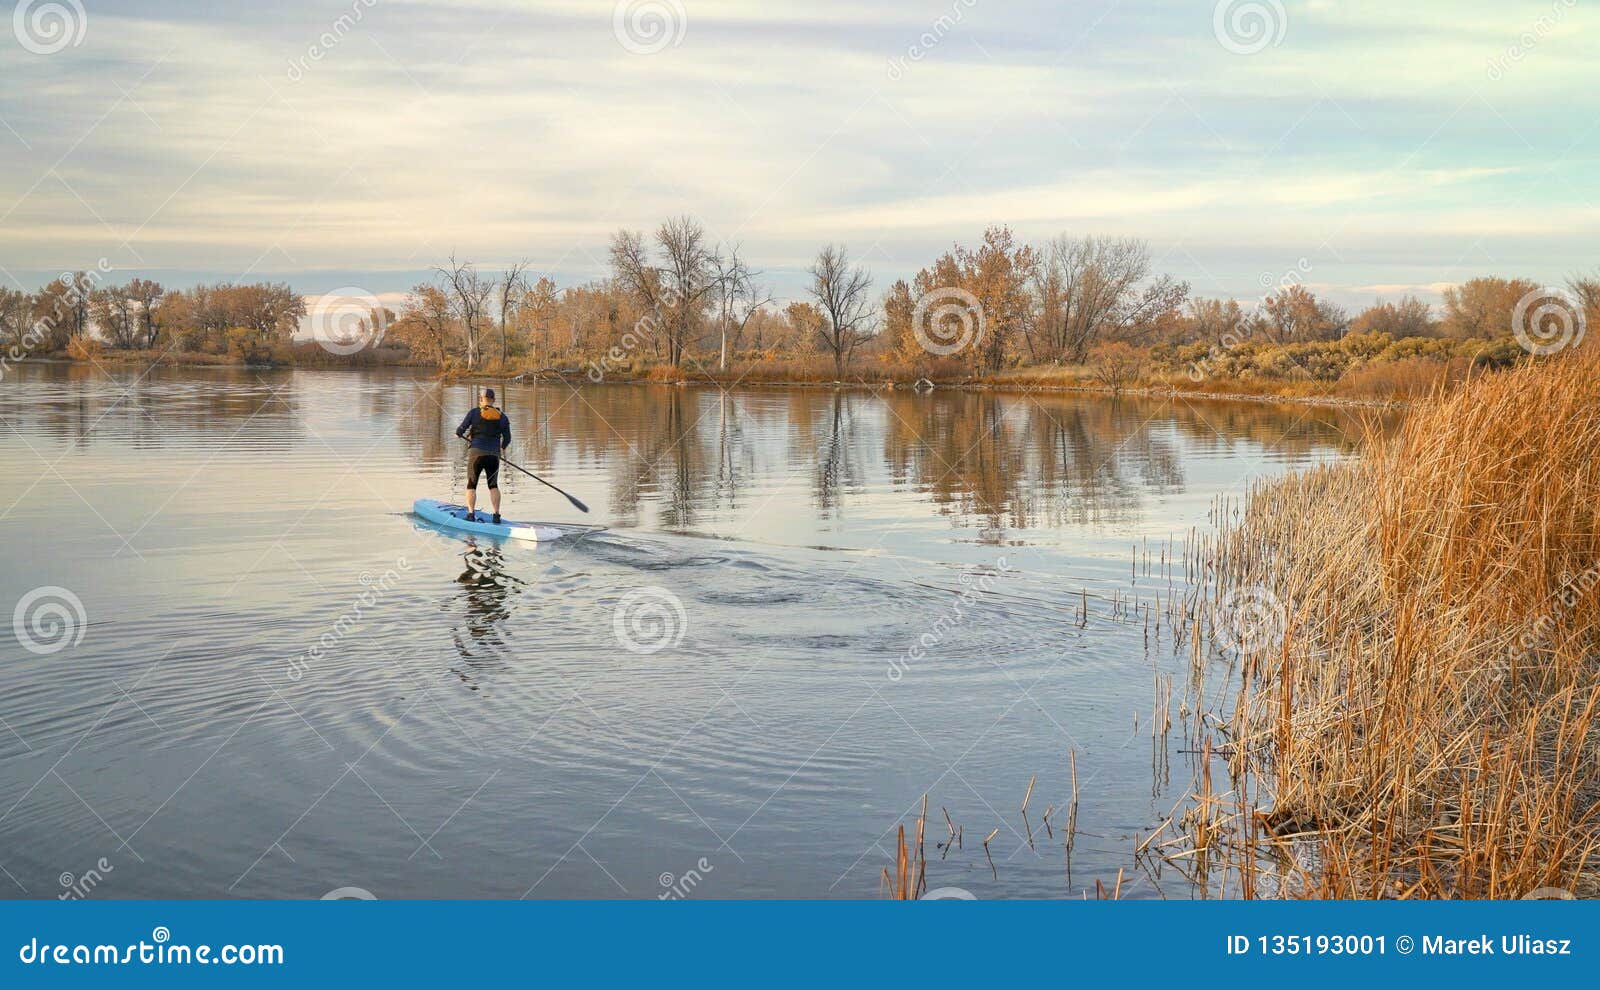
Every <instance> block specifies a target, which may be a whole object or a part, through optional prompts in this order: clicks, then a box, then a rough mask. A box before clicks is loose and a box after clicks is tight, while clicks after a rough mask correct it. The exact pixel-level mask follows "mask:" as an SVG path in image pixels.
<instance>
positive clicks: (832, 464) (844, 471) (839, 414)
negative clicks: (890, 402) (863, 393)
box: [812, 391, 861, 515]
mask: <svg viewBox="0 0 1600 990" xmlns="http://www.w3.org/2000/svg"><path fill="white" fill-rule="evenodd" d="M854 409H855V403H854V402H852V403H851V405H850V409H849V410H848V411H847V410H846V408H845V396H844V393H843V392H838V391H836V392H834V393H833V401H832V402H831V403H829V407H828V409H827V410H826V411H825V412H824V414H823V417H825V421H824V423H823V424H822V429H821V430H817V429H816V428H815V427H813V431H812V436H813V438H814V441H815V442H814V444H813V450H814V451H815V455H814V456H815V459H816V469H815V471H814V486H813V492H814V495H815V498H816V502H817V508H819V509H822V510H823V511H824V512H825V513H826V514H828V515H835V514H837V510H838V508H839V492H840V488H841V486H843V485H849V484H856V483H857V482H859V480H860V477H861V473H860V469H859V467H858V465H857V463H856V460H855V458H854V456H852V451H851V440H853V439H854V433H853V430H852V427H853V426H854V420H855V416H854ZM823 417H818V418H823Z"/></svg>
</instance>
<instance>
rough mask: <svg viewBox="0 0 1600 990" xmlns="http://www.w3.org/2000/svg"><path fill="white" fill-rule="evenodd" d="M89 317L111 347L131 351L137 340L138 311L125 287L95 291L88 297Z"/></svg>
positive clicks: (114, 286) (118, 286) (131, 295)
mask: <svg viewBox="0 0 1600 990" xmlns="http://www.w3.org/2000/svg"><path fill="white" fill-rule="evenodd" d="M89 299H90V301H89V315H90V318H91V319H93V321H94V325H95V326H96V327H98V328H99V329H100V332H101V334H103V335H104V336H105V338H106V339H107V340H108V341H110V342H111V346H113V347H120V348H124V349H131V348H133V347H134V345H135V344H137V343H138V339H139V311H138V307H137V306H136V304H135V303H134V299H133V294H132V293H131V292H129V291H128V287H127V286H125V285H109V286H106V287H105V288H104V289H96V290H95V291H94V292H93V294H91V296H90V297H89Z"/></svg>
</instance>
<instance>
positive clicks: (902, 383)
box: [18, 350, 1412, 409]
mask: <svg viewBox="0 0 1600 990" xmlns="http://www.w3.org/2000/svg"><path fill="white" fill-rule="evenodd" d="M18 363H19V364H64V365H81V366H85V367H94V366H96V365H98V366H103V367H118V368H125V367H140V368H148V367H151V366H153V365H154V366H160V367H165V368H236V369H246V370H253V371H292V370H295V369H297V368H298V369H306V370H317V371H352V372H354V371H371V370H375V369H396V370H404V371H412V372H415V373H418V374H427V375H430V376H431V377H435V378H438V379H440V380H442V381H446V382H452V383H468V382H471V383H481V384H495V385H499V384H502V383H506V382H512V383H529V382H536V381H537V382H545V383H558V382H564V383H566V384H570V385H584V384H589V383H590V379H589V378H588V377H587V376H585V375H584V374H583V373H582V371H581V370H574V369H566V373H549V372H548V371H546V372H545V373H540V372H527V371H520V372H519V371H503V370H499V369H492V368H491V369H483V370H477V371H467V370H465V369H448V370H444V371H441V370H438V369H437V368H435V367H434V366H433V365H431V364H427V363H424V362H397V361H387V362H373V363H368V364H358V363H353V362H348V361H325V362H304V361H296V362H271V363H263V362H248V361H243V360H240V359H238V358H235V357H231V356H227V355H214V354H205V353H191V352H172V353H170V354H166V355H162V356H159V357H158V358H157V359H156V360H155V361H153V362H152V361H151V359H150V356H149V352H147V351H114V350H108V351H103V352H100V353H99V354H97V355H96V356H95V357H94V359H93V360H85V359H79V358H74V357H71V356H69V355H67V354H65V353H60V354H50V355H43V356H29V357H26V358H23V359H22V360H21V361H19V362H18ZM1024 370H1025V371H1028V372H1031V373H1030V374H1017V373H1002V374H999V375H987V376H982V377H974V376H948V375H941V376H939V377H938V378H925V376H922V375H906V374H901V375H897V376H894V377H867V376H861V377H856V378H851V379H844V380H831V379H830V380H818V379H815V378H799V377H796V378H785V377H765V376H752V375H749V374H743V373H741V372H739V371H737V370H732V369H730V370H729V371H728V372H725V373H712V372H708V371H702V370H688V371H685V370H683V369H663V368H655V369H651V371H650V373H648V374H644V375H632V374H630V375H607V376H604V377H603V379H602V381H603V383H604V384H610V385H681V386H692V387H716V388H730V387H734V386H737V387H739V388H818V389H821V388H838V389H866V390H874V391H875V390H881V389H895V390H901V389H904V390H909V391H915V390H917V389H918V386H919V383H921V382H924V381H925V382H926V383H927V384H926V385H924V386H923V387H924V388H925V389H927V390H933V391H936V390H961V391H992V392H1002V393H1012V394H1017V393H1023V394H1025V393H1031V392H1045V393H1074V392H1075V393H1082V394H1088V395H1107V396H1120V395H1126V396H1132V397H1135V398H1154V399H1175V398H1183V399H1199V400H1206V401H1223V402H1226V401H1237V402H1257V403H1268V404H1290V405H1311V406H1328V407H1343V408H1373V409H1384V408H1399V407H1405V406H1408V405H1410V404H1411V402H1412V400H1410V399H1406V398H1368V397H1361V396H1353V395H1340V394H1337V393H1333V392H1329V393H1306V392H1304V391H1303V390H1284V389H1282V388H1269V387H1266V385H1267V383H1258V384H1260V385H1261V387H1260V388H1258V389H1256V390H1250V389H1248V388H1246V387H1236V388H1233V389H1227V390H1216V389H1207V388H1202V387H1183V386H1182V385H1180V384H1178V383H1175V382H1172V381H1170V380H1166V379H1163V380H1160V381H1154V382H1148V381H1147V382H1141V383H1138V384H1128V385H1121V386H1116V387H1113V386H1109V385H1104V384H1099V383H1097V382H1095V381H1093V380H1092V378H1091V377H1090V376H1089V375H1088V373H1087V372H1086V371H1083V370H1082V369H1075V370H1074V371H1072V372H1071V373H1067V374H1062V375H1059V376H1056V377H1054V378H1049V377H1045V376H1042V375H1039V374H1038V373H1037V372H1038V369H1024ZM596 384H598V383H596Z"/></svg>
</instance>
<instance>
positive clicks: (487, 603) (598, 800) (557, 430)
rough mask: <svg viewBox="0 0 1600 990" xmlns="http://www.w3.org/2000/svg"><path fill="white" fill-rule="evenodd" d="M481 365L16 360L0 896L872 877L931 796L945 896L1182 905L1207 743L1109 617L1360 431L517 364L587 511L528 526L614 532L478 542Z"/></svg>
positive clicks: (494, 892)
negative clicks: (469, 515)
mask: <svg viewBox="0 0 1600 990" xmlns="http://www.w3.org/2000/svg"><path fill="white" fill-rule="evenodd" d="M472 394H473V393H472V389H471V388H470V387H468V386H444V385H440V384H438V383H435V382H432V381H427V380H423V379H418V378H414V377H412V376H409V375H406V374H390V373H372V374H366V373H353V372H352V373H339V372H314V371H294V372H263V373H255V372H248V371H242V370H217V371H202V370H160V371H156V372H153V373H149V374H142V373H141V371H140V370H139V369H129V370H120V369H119V370H113V371H110V372H107V371H104V370H99V369H94V368H85V367H81V366H73V365H47V364H30V365H24V366H22V367H19V368H14V369H11V370H10V371H8V372H7V374H6V376H5V378H4V380H3V382H0V416H3V418H4V420H5V423H6V429H5V430H4V431H0V512H3V516H0V538H3V541H4V547H5V553H4V559H3V563H0V606H3V609H4V612H5V613H6V614H8V615H12V616H13V619H14V621H13V624H12V626H11V627H10V628H8V629H7V630H6V631H5V632H4V634H0V888H5V889H7V890H8V891H9V895H8V896H19V897H20V896H26V897H40V898H48V897H56V896H62V895H67V896H76V894H77V893H79V892H82V890H83V888H84V885H85V882H86V881H85V878H88V881H87V882H88V883H89V884H90V885H91V886H92V887H93V889H92V890H90V891H88V892H87V896H91V897H184V898H196V897H247V898H284V897H291V898H316V897H321V896H323V895H325V894H327V893H328V892H330V891H333V890H335V889H339V888H360V889H362V890H365V891H370V892H371V893H372V894H373V895H375V896H377V897H380V898H400V897H474V898H475V897H524V896H526V897H658V896H664V895H665V896H677V895H678V894H684V893H686V894H687V895H688V896H692V897H851V898H855V897H875V896H878V895H879V882H880V881H879V878H880V872H881V870H882V869H883V867H884V866H886V865H890V864H892V862H893V849H894V839H895V830H896V827H897V826H898V825H899V824H901V823H911V822H913V821H914V820H915V817H916V810H917V807H918V806H919V805H920V802H921V799H922V796H923V795H924V794H927V795H928V799H929V802H930V808H931V809H932V810H931V813H930V821H929V827H928V834H929V845H928V848H929V858H930V860H931V863H930V869H929V876H928V883H929V886H930V887H933V888H939V887H959V888H963V889H965V890H967V891H970V892H972V893H973V894H975V895H976V896H979V897H985V898H988V897H1061V896H1082V894H1083V892H1084V891H1086V890H1087V891H1090V892H1091V896H1092V891H1093V889H1094V884H1095V881H1097V880H1099V881H1102V882H1104V883H1106V884H1107V885H1108V886H1109V885H1110V884H1112V883H1113V882H1114V881H1115V879H1116V876H1117V872H1118V869H1119V868H1121V869H1123V870H1125V871H1126V880H1125V884H1124V889H1123V894H1124V896H1129V897H1158V896H1167V897H1190V896H1194V891H1193V890H1192V888H1191V887H1190V886H1189V885H1188V884H1187V883H1186V882H1185V881H1184V880H1183V878H1182V877H1181V876H1180V875H1178V874H1177V873H1175V872H1172V871H1170V870H1169V871H1167V872H1164V873H1160V874H1154V873H1152V872H1150V871H1147V870H1146V869H1144V868H1142V867H1141V866H1139V865H1137V864H1135V862H1134V857H1133V848H1134V845H1135V844H1136V842H1137V840H1138V837H1139V836H1140V835H1145V834H1148V833H1149V831H1150V830H1151V829H1152V828H1153V827H1154V826H1155V825H1156V824H1157V823H1158V822H1159V821H1161V819H1163V818H1164V817H1165V816H1166V815H1167V813H1168V812H1169V810H1170V809H1171V807H1172V805H1173V804H1174V802H1175V801H1176V800H1177V798H1178V796H1179V794H1180V793H1181V791H1182V788H1183V785H1184V784H1185V783H1186V782H1187V780H1188V778H1189V774H1190V772H1191V770H1192V764H1191V763H1189V762H1188V761H1192V760H1193V759H1194V757H1192V756H1189V755H1185V754H1183V753H1182V752H1180V748H1181V745H1182V743H1181V741H1180V739H1179V736H1178V734H1177V733H1174V735H1173V736H1172V737H1171V738H1170V739H1168V740H1153V739H1152V736H1151V732H1150V723H1151V719H1152V713H1153V709H1154V706H1155V697H1156V693H1155V688H1154V685H1155V683H1156V680H1157V678H1159V677H1161V676H1162V675H1164V674H1167V673H1177V678H1176V679H1177V680H1178V681H1179V682H1180V684H1181V682H1182V679H1183V674H1182V671H1183V670H1184V669H1186V660H1185V659H1184V658H1181V657H1180V658H1175V657H1174V656H1173V650H1172V646H1171V643H1170V641H1169V635H1168V633H1166V632H1164V631H1162V632H1159V633H1158V634H1157V635H1155V636H1154V637H1152V636H1151V635H1149V633H1148V619H1147V618H1144V617H1141V613H1140V612H1139V611H1138V610H1137V608H1135V606H1133V605H1132V604H1130V603H1132V602H1135V601H1142V602H1146V603H1150V602H1155V601H1163V602H1164V601H1166V600H1167V597H1168V596H1169V595H1171V594H1173V593H1176V592H1177V591H1179V590H1181V586H1182V573H1181V567H1178V566H1176V565H1167V566H1164V565H1163V563H1162V555H1163V553H1167V554H1171V553H1174V552H1177V553H1181V549H1179V550H1174V549H1168V544H1169V541H1176V542H1177V544H1181V543H1182V541H1184V540H1185V539H1187V538H1188V534H1189V532H1190V530H1191V527H1204V526H1206V525H1207V524H1208V512H1209V509H1210V507H1211V504H1212V501H1213V499H1214V498H1215V497H1216V496H1218V495H1222V494H1233V495H1237V494H1239V493H1240V492H1242V491H1243V488H1244V486H1245V484H1246V483H1247V482H1248V481H1249V480H1250V479H1252V478H1257V477H1262V476H1266V475H1272V474H1276V473H1281V472H1283V471H1286V470H1289V469H1292V468H1295V467H1299V466H1304V465H1308V464H1311V463H1315V462H1317V461H1319V460H1325V459H1329V458H1335V457H1340V456H1347V455H1348V453H1349V451H1350V443H1349V440H1348V438H1347V434H1349V433H1350V432H1351V431H1352V430H1353V426H1352V424H1351V423H1349V422H1348V421H1347V420H1345V419H1344V418H1342V417H1341V415H1340V414H1338V413H1336V412H1333V411H1330V410H1321V409H1313V408H1310V407H1275V406H1264V405H1256V404H1244V403H1238V404H1221V403H1204V402H1190V401H1181V400H1180V401H1155V400H1136V399H1122V400H1120V401H1113V400H1112V399H1110V398H1107V397H1101V396H1090V395H1063V394H1037V393H1036V394H1031V395H1023V394H986V393H955V392H949V391H941V392H937V393H934V394H932V395H927V396H919V395H915V394H912V393H909V392H906V391H903V390H902V391H888V392H881V393H873V392H868V391H845V392H836V391H832V390H823V389H789V390H782V389H738V390H734V391H731V392H727V393H724V392H722V391H719V390H717V389H699V388H673V387H642V386H622V385H617V386H585V387H582V388H572V387H568V386H564V385H541V386H538V387H534V386H512V387H510V388H508V389H504V390H503V391H502V399H503V405H504V406H505V407H506V409H507V411H508V412H509V414H510V417H511V422H512V426H513V430H514V433H515V442H514V444H513V447H512V456H513V457H514V458H516V459H517V460H519V462H520V463H523V464H525V465H526V466H528V467H530V468H532V469H533V470H535V471H538V472H540V473H542V474H545V475H546V476H547V477H549V478H551V479H552V480H554V481H556V483H557V484H560V485H562V486H563V487H565V488H567V489H568V490H570V491H571V492H573V493H574V494H575V495H577V496H578V497H579V498H581V499H583V500H584V501H586V502H588V503H589V505H590V506H591V507H592V509H593V513H592V515H591V516H589V517H584V516H581V515H580V514H579V513H577V512H576V511H575V510H573V509H572V508H571V507H570V506H568V505H567V503H566V502H565V501H564V500H563V499H561V498H560V497H559V496H557V495H555V494H554V493H552V492H550V491H549V490H547V489H545V488H542V487H541V486H539V485H537V484H536V483H534V482H532V481H530V480H527V479H525V478H521V477H519V476H517V475H515V474H514V473H513V472H509V471H508V472H506V473H507V474H508V475H509V477H505V478H503V480H502V484H503V487H504V491H505V495H506V499H507V504H506V512H507V514H508V515H510V516H513V517H516V518H524V519H540V520H549V521H552V522H559V523H573V524H576V523H582V522H597V523H601V524H605V525H607V526H608V527H609V529H608V530H607V531H606V532H604V533H601V534H597V535H594V536H590V537H587V538H584V539H581V540H566V541H562V542H559V543H556V544H546V545H538V546H531V545H497V544H496V543H495V542H493V541H487V540H481V539H480V540H477V541H472V540H467V539H463V538H461V537H459V536H453V535H450V534H448V533H445V532H441V531H437V530H434V529H430V528H429V527H427V526H426V525H425V524H422V523H421V522H419V521H417V520H416V519H414V518H413V517H412V516H411V515H410V507H411V503H412V501H413V500H414V499H416V498H418V497H438V498H450V497H452V493H455V497H459V493H460V491H461V484H462V479H463V470H462V464H461V456H460V450H459V446H460V445H459V442H458V441H456V440H455V439H454V438H453V437H452V435H451V434H452V432H453V430H454V427H455V424H456V422H457V421H458V420H459V419H460V417H461V416H462V414H463V413H464V412H465V411H466V409H467V408H468V406H469V405H470V403H471V396H472ZM483 494H486V492H484V493H483ZM1147 548H1148V549H1147ZM1147 552H1148V564H1147V563H1146V560H1147V558H1146V553H1147ZM1084 603H1087V606H1088V612H1089V614H1088V615H1087V617H1085V616H1083V615H1081V614H1080V612H1081V609H1082V607H1083V604H1084ZM913 648H916V649H915V650H913ZM1179 694H1181V689H1178V690H1175V691H1174V695H1175V698H1174V700H1173V702H1172V708H1173V710H1174V714H1173V717H1174V718H1177V717H1178V715H1177V713H1176V709H1177V708H1178V705H1179V701H1178V699H1177V698H1176V696H1177V695H1179ZM1074 752H1075V753H1076V759H1077V768H1078V778H1079V787H1080V791H1081V800H1080V808H1079V812H1078V824H1079V830H1080V834H1079V835H1078V838H1077V840H1076V842H1075V848H1074V851H1073V853H1072V857H1071V875H1070V879H1069V877H1068V870H1067V866H1068V863H1067V857H1066V852H1065V848H1064V844H1063V842H1062V835H1061V831H1060V820H1059V816H1060V814H1061V812H1060V811H1059V809H1061V808H1062V807H1063V806H1064V805H1065V804H1066V802H1067V801H1068V800H1069V798H1070V792H1071V782H1070V775H1069V769H1068V767H1069V754H1070V753H1074ZM1168 765H1170V770H1169V769H1167V766H1168ZM1035 776H1036V777H1037V783H1036V785H1035V787H1034V792H1033V794H1032V797H1031V799H1030V804H1029V808H1030V814H1029V820H1028V821H1027V822H1025V821H1024V820H1023V819H1022V818H1021V816H1020V815H1019V814H1018V809H1019V808H1020V807H1021V805H1022V803H1023V800H1024V794H1025V791H1026V790H1027V787H1028V783H1029V780H1030V778H1033V777H1035ZM1050 805H1054V806H1055V808H1056V809H1058V810H1057V812H1056V815H1057V816H1058V817H1057V822H1056V826H1055V827H1054V828H1052V829H1049V830H1047V829H1046V828H1045V827H1044V826H1043V824H1041V816H1042V814H1043V812H1044V811H1045V810H1046V809H1047V808H1048V806H1050ZM941 808H943V809H947V810H948V813H949V815H950V818H951V820H952V821H954V822H955V823H956V825H957V826H958V827H959V829H960V831H961V833H962V841H961V844H960V848H957V849H952V850H949V851H948V852H947V853H946V854H945V856H944V858H940V852H941V850H939V849H937V848H936V847H935V846H934V844H933V842H934V840H935V839H942V838H943V837H945V836H946V835H947V834H948V829H947V828H946V826H945V825H944V816H943V814H942V813H941V812H940V810H939V809H941ZM995 829H998V833H997V834H996V835H995V837H994V839H993V840H992V841H991V842H990V844H989V849H988V856H986V855H985V853H984V849H983V845H982V839H983V837H984V836H987V835H988V834H989V833H990V832H991V831H992V830H995ZM1030 830H1031V832H1032V833H1033V834H1032V843H1031V844H1030V842H1029V832H1030ZM1047 831H1048V832H1049V834H1048V835H1047ZM990 858H992V860H993V867H991V866H990V862H989V860H990Z"/></svg>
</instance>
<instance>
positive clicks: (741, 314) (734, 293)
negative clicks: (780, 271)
mask: <svg viewBox="0 0 1600 990" xmlns="http://www.w3.org/2000/svg"><path fill="white" fill-rule="evenodd" d="M714 265H715V268H716V277H717V330H718V333H719V336H720V341H719V346H718V348H717V370H718V371H725V370H727V367H728V344H729V341H730V340H731V341H732V342H734V343H735V344H737V343H738V341H739V339H740V337H741V336H743V334H744V328H745V326H746V325H747V324H749V322H750V318H751V317H752V316H754V315H755V313H756V311H757V310H758V309H760V308H761V307H763V306H765V305H766V304H767V303H770V302H771V301H772V294H771V293H770V292H768V291H766V290H765V289H763V288H761V287H760V286H758V285H756V284H755V280H756V279H757V278H758V277H760V275H761V274H762V273H761V272H758V271H752V270H751V268H750V266H749V265H747V264H745V263H744V259H742V258H740V257H739V246H738V245H737V244H736V245H734V246H733V247H732V248H731V249H730V250H729V252H728V257H727V259H726V260H724V259H723V258H722V257H721V256H718V257H717V258H716V260H715V262H714Z"/></svg>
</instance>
